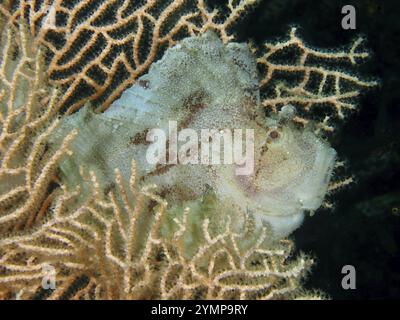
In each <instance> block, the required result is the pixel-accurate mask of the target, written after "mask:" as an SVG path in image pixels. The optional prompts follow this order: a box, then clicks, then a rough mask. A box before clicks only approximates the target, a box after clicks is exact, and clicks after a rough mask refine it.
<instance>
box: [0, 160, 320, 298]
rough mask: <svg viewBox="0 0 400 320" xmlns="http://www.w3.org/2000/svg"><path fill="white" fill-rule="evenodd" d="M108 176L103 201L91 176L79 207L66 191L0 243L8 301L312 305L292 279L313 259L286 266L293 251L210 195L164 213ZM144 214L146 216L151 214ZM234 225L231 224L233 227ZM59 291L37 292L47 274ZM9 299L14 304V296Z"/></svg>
mask: <svg viewBox="0 0 400 320" xmlns="http://www.w3.org/2000/svg"><path fill="white" fill-rule="evenodd" d="M135 177H136V168H135V163H134V162H133V163H132V174H131V179H130V181H129V184H125V183H124V182H123V178H122V176H121V173H120V171H119V170H116V171H115V184H114V185H113V186H111V187H110V188H109V190H107V192H106V193H105V192H104V190H102V189H101V188H100V186H99V183H98V181H97V178H96V176H95V175H94V173H93V172H91V173H89V176H88V177H87V178H88V179H89V180H90V181H91V185H92V186H93V190H92V192H91V193H90V194H91V195H92V197H91V198H87V199H86V200H85V201H84V203H82V201H76V199H77V198H78V197H79V193H80V190H79V189H76V190H73V191H69V190H64V193H63V195H62V196H60V197H58V198H57V201H56V203H55V205H54V208H53V210H52V215H51V217H49V218H48V219H47V221H46V222H45V223H44V224H43V225H42V226H40V228H38V229H36V230H34V231H33V232H31V233H30V234H28V235H21V236H14V237H9V238H6V239H2V240H0V248H1V249H0V253H1V258H0V261H1V265H2V273H1V277H0V284H1V287H2V293H3V296H5V297H9V298H10V297H11V298H12V297H13V295H16V296H17V297H18V298H25V299H26V298H35V297H36V298H49V299H60V298H61V299H127V298H129V299H132V298H135V299H171V298H174V299H182V298H185V299H201V298H207V299H221V298H224V299H232V298H236V299H238V298H241V299H256V298H258V299H281V298H295V297H301V298H317V297H318V295H317V294H313V293H306V292H303V291H302V290H301V286H300V283H299V280H300V279H301V278H302V277H303V276H304V275H305V272H307V270H308V269H309V267H310V265H311V263H312V260H310V259H309V258H307V257H304V256H300V257H298V258H297V259H294V260H293V259H290V260H289V259H288V257H289V254H290V252H291V247H292V245H291V243H290V241H288V240H282V241H280V242H279V243H275V244H272V243H271V242H270V241H268V235H267V230H266V228H265V227H264V228H261V229H260V228H255V227H254V223H252V222H251V220H248V218H246V217H245V216H243V219H245V221H246V222H245V223H244V225H242V226H241V227H238V226H237V223H235V222H234V221H236V220H237V214H234V210H235V209H234V208H230V207H229V206H228V205H227V204H225V205H222V204H221V203H220V202H216V201H215V199H214V197H213V196H212V195H206V196H205V197H204V198H203V199H202V200H198V201H197V202H191V203H190V204H189V206H188V207H186V208H185V207H184V206H183V207H174V208H171V209H169V210H167V207H168V204H167V203H166V201H165V200H163V199H162V198H160V197H159V196H157V195H156V194H154V187H151V186H147V187H143V188H141V189H139V190H137V188H136V185H135ZM149 208H150V209H149ZM232 217H233V219H234V220H233V219H232ZM49 265H50V266H51V267H52V268H55V270H56V272H55V273H54V277H55V281H56V287H55V289H54V290H44V289H43V279H46V276H48V273H46V272H47V271H46V270H47V269H46V268H47V267H48V266H49ZM14 298H15V296H14Z"/></svg>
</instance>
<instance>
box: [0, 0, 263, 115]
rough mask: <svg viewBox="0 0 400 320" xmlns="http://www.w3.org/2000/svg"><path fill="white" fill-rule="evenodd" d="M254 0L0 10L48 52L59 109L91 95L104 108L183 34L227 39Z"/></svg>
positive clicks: (92, 0) (54, 4) (98, 1)
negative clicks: (24, 24)
mask: <svg viewBox="0 0 400 320" xmlns="http://www.w3.org/2000/svg"><path fill="white" fill-rule="evenodd" d="M256 2H257V1H256V0H241V1H233V0H229V2H228V6H227V12H228V14H224V15H223V14H222V13H221V12H220V11H219V10H217V9H214V10H211V11H210V10H209V9H208V7H207V5H206V2H205V1H204V0H174V1H171V0H161V1H155V0H151V1H135V0H124V1H116V0H111V1H110V0H86V1H77V0H74V1H62V0H51V1H41V0H20V1H12V2H9V1H5V3H4V4H3V5H2V6H0V11H1V12H2V13H3V14H4V15H6V16H8V17H9V18H10V19H11V20H17V19H18V17H21V16H22V17H24V18H26V19H27V21H29V30H30V31H31V33H32V34H33V35H34V36H35V39H36V41H37V42H39V43H40V44H43V45H45V46H46V47H47V48H48V49H49V50H50V52H51V58H50V62H49V66H48V72H49V75H50V77H51V79H53V80H54V81H55V82H56V83H57V84H58V85H60V86H62V87H63V88H64V90H65V91H64V93H63V95H62V100H61V102H60V103H61V104H62V105H63V107H65V108H69V111H73V110H76V109H77V108H79V107H81V106H82V105H83V104H84V103H85V101H86V100H87V98H90V99H91V100H96V101H97V102H98V104H99V105H100V106H101V107H100V109H102V110H105V109H106V108H107V107H108V106H109V105H110V104H111V103H112V102H113V100H114V99H115V98H117V97H118V96H119V95H120V94H121V92H122V91H123V90H125V89H126V88H127V87H129V86H130V85H132V84H133V83H134V82H135V81H136V79H137V78H138V77H139V76H140V75H141V74H143V73H144V72H146V71H147V69H148V68H149V67H150V65H151V64H152V63H153V62H154V61H155V60H156V59H157V58H158V57H159V55H160V53H162V52H163V50H165V48H167V47H171V46H173V45H175V44H176V43H177V41H178V40H180V39H182V38H183V37H185V36H194V35H198V34H202V33H204V32H205V31H207V30H214V31H215V32H217V33H218V34H219V35H220V37H221V39H222V40H223V41H224V42H228V41H229V40H231V39H232V38H233V36H232V35H231V29H232V26H233V25H235V23H236V22H237V20H238V19H239V18H240V17H241V16H242V15H243V14H244V13H245V12H246V11H247V10H248V8H249V7H251V6H252V5H254V4H255V3H256Z"/></svg>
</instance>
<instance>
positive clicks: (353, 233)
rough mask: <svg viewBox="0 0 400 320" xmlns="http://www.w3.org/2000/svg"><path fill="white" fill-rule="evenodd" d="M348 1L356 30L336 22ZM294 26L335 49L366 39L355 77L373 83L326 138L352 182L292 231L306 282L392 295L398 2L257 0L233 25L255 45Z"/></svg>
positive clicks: (397, 183)
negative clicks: (303, 257)
mask: <svg viewBox="0 0 400 320" xmlns="http://www.w3.org/2000/svg"><path fill="white" fill-rule="evenodd" d="M346 4H351V5H353V6H354V7H355V8H356V12H357V29H356V30H355V31H354V30H343V29H342V28H341V19H342V14H341V8H342V6H344V5H346ZM292 24H295V25H298V26H299V27H300V29H299V34H300V35H301V36H302V37H303V39H304V40H305V41H306V43H308V44H311V45H312V46H315V47H317V48H318V47H319V48H335V47H338V46H342V45H346V44H349V43H351V40H353V39H354V38H355V37H356V36H357V35H363V36H365V37H366V39H367V42H366V48H369V49H370V50H371V53H372V57H371V59H369V60H368V61H366V62H365V63H363V64H362V65H361V67H360V73H359V74H360V75H363V76H365V77H366V78H367V79H368V78H369V77H371V76H372V77H374V78H378V79H379V80H380V82H381V84H380V86H379V87H378V88H376V89H374V90H370V91H369V92H367V93H366V94H364V95H363V96H362V97H361V100H360V110H359V112H356V113H354V114H352V115H351V116H350V117H349V118H348V121H347V122H346V124H345V125H344V126H343V128H342V129H341V131H340V132H339V133H338V134H337V135H335V136H333V137H331V141H332V142H333V146H334V148H335V149H336V150H337V151H338V154H339V155H340V157H341V158H343V159H346V160H347V162H348V168H347V172H348V173H351V174H353V175H355V177H356V178H357V183H356V184H353V185H352V186H351V187H349V188H347V189H345V190H344V191H343V192H341V193H339V194H337V195H336V196H335V210H334V211H333V212H318V213H317V214H316V215H314V216H313V217H308V218H307V219H306V222H305V223H304V225H303V226H302V227H301V228H300V229H299V230H297V231H296V232H295V234H294V240H295V242H296V244H297V249H298V250H301V251H304V252H309V253H312V254H314V255H315V256H316V257H317V264H316V266H315V267H314V269H313V274H312V276H311V277H309V279H308V280H307V281H306V287H307V288H319V289H321V290H323V291H325V292H326V293H328V294H329V295H330V297H331V298H333V299H395V298H397V299H398V298H400V95H399V92H400V81H399V74H400V73H399V71H400V70H399V66H400V2H399V1H395V0H360V1H339V0H323V1H315V0H265V1H262V3H261V5H260V6H259V7H258V8H257V10H255V11H253V12H252V13H251V14H250V15H249V17H248V18H246V20H244V21H242V24H241V26H240V30H238V33H239V39H240V40H245V39H248V38H253V39H254V40H255V42H256V43H262V42H263V41H265V40H272V39H276V37H277V36H278V37H279V36H281V37H284V36H286V35H287V32H288V30H289V27H288V26H290V25H292ZM344 265H353V266H354V267H355V269H356V289H355V290H344V289H342V287H341V280H342V277H343V276H344V275H343V274H341V270H342V267H343V266H344Z"/></svg>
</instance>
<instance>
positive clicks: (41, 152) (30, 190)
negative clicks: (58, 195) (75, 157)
mask: <svg viewBox="0 0 400 320" xmlns="http://www.w3.org/2000/svg"><path fill="white" fill-rule="evenodd" d="M2 27H3V28H2V30H3V33H2V36H1V46H0V48H1V57H0V73H1V75H0V78H1V82H0V129H1V133H0V194H1V196H0V231H1V232H10V231H13V230H14V231H15V230H18V229H21V228H24V227H27V226H29V225H32V224H34V223H35V221H37V220H40V216H41V215H42V214H43V213H44V210H45V209H46V206H47V205H48V203H49V201H50V199H51V195H50V194H49V189H48V188H49V185H50V183H51V181H52V179H53V178H54V175H55V173H56V171H57V167H58V164H59V161H60V160H61V159H62V157H63V156H64V155H65V154H67V153H69V152H70V151H69V150H68V145H69V143H70V141H71V139H72V137H73V136H74V134H75V133H71V134H68V135H67V136H66V137H65V139H64V140H63V141H62V143H61V145H60V146H59V148H58V149H57V150H56V151H55V152H50V151H49V150H48V148H47V147H46V141H47V139H48V137H49V136H50V135H51V134H52V132H53V131H54V129H55V127H56V126H57V124H58V119H57V101H58V90H57V89H49V88H48V87H47V84H46V81H45V78H44V76H45V70H44V67H43V63H42V62H43V61H42V59H41V57H42V56H41V51H40V50H39V49H37V48H35V47H34V46H33V45H32V42H31V39H30V38H29V37H27V33H26V29H25V26H24V25H23V24H20V27H19V29H16V28H14V27H13V26H12V25H11V24H10V23H5V22H3V26H2ZM46 197H49V198H48V199H47V200H46Z"/></svg>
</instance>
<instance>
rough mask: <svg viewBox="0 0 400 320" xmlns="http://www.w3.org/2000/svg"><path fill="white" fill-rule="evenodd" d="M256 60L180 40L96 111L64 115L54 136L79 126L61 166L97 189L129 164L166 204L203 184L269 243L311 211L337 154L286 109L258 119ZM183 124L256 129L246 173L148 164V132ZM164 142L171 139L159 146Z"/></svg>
mask: <svg viewBox="0 0 400 320" xmlns="http://www.w3.org/2000/svg"><path fill="white" fill-rule="evenodd" d="M259 96H260V92H259V79H258V73H257V68H256V61H255V58H254V57H253V55H252V54H251V52H250V50H249V48H248V46H247V45H246V44H237V43H229V44H228V45H225V44H223V43H222V42H221V41H220V40H219V39H218V38H217V37H216V36H215V35H214V34H212V33H207V34H205V35H203V36H201V37H192V38H187V39H185V40H183V41H182V42H181V43H180V44H178V45H177V46H175V47H173V48H171V49H169V50H167V52H166V53H165V55H164V57H163V58H162V59H161V60H160V61H158V62H157V63H154V64H153V65H152V67H151V68H150V70H149V72H148V74H146V75H144V76H142V77H141V78H140V79H139V80H138V81H137V83H136V84H135V85H134V86H133V87H131V88H129V89H127V90H126V91H125V92H124V93H123V94H122V96H121V97H120V98H119V99H118V100H116V101H115V102H114V103H113V104H112V105H111V106H110V108H109V109H108V110H107V111H106V112H104V113H103V114H95V113H93V112H92V111H90V110H89V108H88V107H86V108H84V109H82V110H81V111H79V112H78V113H77V114H75V115H72V116H70V117H69V118H67V119H66V120H65V121H64V123H63V125H62V129H61V130H60V132H66V131H68V130H69V129H71V128H76V127H78V129H79V131H80V133H79V135H78V137H77V139H75V141H74V142H73V145H72V148H73V151H74V154H73V157H72V158H71V159H69V160H67V161H65V162H64V163H63V164H62V165H61V171H62V172H63V175H64V179H65V180H66V181H69V183H71V184H72V183H74V182H75V181H74V180H75V179H79V174H78V172H79V170H78V168H79V167H80V166H81V165H83V166H85V167H86V169H88V170H93V171H94V172H95V173H96V174H97V175H98V176H99V179H100V180H101V181H102V182H103V184H105V185H107V183H108V182H110V181H112V178H113V174H114V170H115V168H119V169H120V170H121V172H122V174H123V175H124V176H128V175H129V170H130V163H131V159H132V158H134V159H135V161H136V162H137V170H138V173H137V175H138V177H139V181H141V183H146V184H148V183H156V184H157V185H158V187H159V192H161V193H162V194H163V195H164V196H165V197H166V198H167V200H168V201H169V202H172V203H173V202H177V201H185V200H190V199H196V198H198V197H200V196H201V195H203V194H204V193H205V192H206V191H208V190H209V189H210V188H211V189H212V191H213V192H215V193H216V196H217V197H218V198H220V199H221V200H228V201H229V202H230V203H231V204H232V206H235V207H238V208H240V209H241V210H242V211H244V212H249V213H251V214H253V215H254V216H255V217H256V218H257V221H259V222H260V223H263V222H267V223H269V224H270V225H271V226H272V229H273V231H274V237H276V238H281V237H285V236H287V235H288V234H290V233H291V232H292V231H293V230H294V229H296V228H297V227H298V226H299V225H300V224H301V223H302V221H303V217H304V212H305V211H306V210H308V211H314V210H317V209H318V208H319V207H320V206H321V204H322V201H323V199H324V197H325V194H326V192H327V188H328V184H329V180H330V176H331V173H332V169H333V166H334V162H335V157H336V152H335V150H333V149H332V148H331V147H330V146H329V145H328V144H327V143H326V142H324V141H322V140H321V139H320V138H319V137H317V136H316V135H315V134H314V133H313V132H311V131H310V130H304V129H298V128H296V127H295V126H294V125H293V124H292V123H291V117H292V116H293V114H294V108H293V107H290V106H287V107H285V108H284V109H283V110H282V111H281V113H280V114H279V115H277V116H276V117H274V118H266V117H265V116H264V115H263V113H262V109H261V106H260V97H259ZM170 121H176V122H177V129H178V131H179V130H181V129H185V128H191V129H193V130H195V131H196V132H197V133H198V134H199V135H200V131H201V130H202V129H218V130H221V129H230V130H233V129H243V130H246V129H252V130H254V158H253V160H254V164H255V168H254V172H253V173H252V174H251V175H249V176H238V175H236V173H235V172H236V171H235V170H236V169H237V167H238V166H237V165H235V164H223V165H201V164H190V165H183V164H179V163H178V164H168V163H167V164H164V165H155V164H150V163H149V162H148V161H147V159H146V151H147V149H148V147H149V142H148V141H147V139H146V137H147V134H148V132H149V130H151V129H154V128H158V129H162V130H164V132H168V130H169V123H170ZM167 143H169V141H168V142H167Z"/></svg>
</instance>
